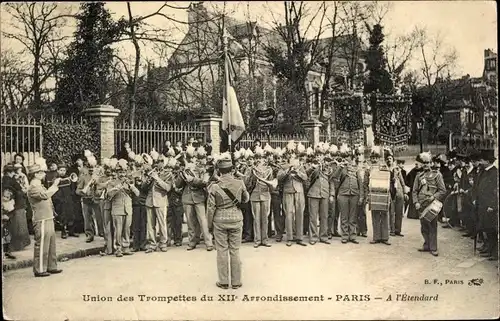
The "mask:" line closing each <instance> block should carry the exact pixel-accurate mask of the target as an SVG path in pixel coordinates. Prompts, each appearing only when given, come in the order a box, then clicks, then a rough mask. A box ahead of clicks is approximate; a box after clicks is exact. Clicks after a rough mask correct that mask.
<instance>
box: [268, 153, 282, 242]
mask: <svg viewBox="0 0 500 321" xmlns="http://www.w3.org/2000/svg"><path fill="white" fill-rule="evenodd" d="M272 162H273V163H272V164H273V165H271V166H272V167H273V177H278V171H279V170H280V169H282V167H283V160H282V150H281V148H279V147H278V148H276V149H275V150H274V155H273V161H272ZM282 198H283V185H282V184H279V183H278V187H277V188H275V189H273V190H272V191H271V212H272V214H273V219H274V229H275V232H276V242H281V241H282V240H283V234H285V215H284V213H283V208H282V205H281V200H282Z"/></svg>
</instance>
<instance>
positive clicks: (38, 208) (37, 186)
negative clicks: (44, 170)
mask: <svg viewBox="0 0 500 321" xmlns="http://www.w3.org/2000/svg"><path fill="white" fill-rule="evenodd" d="M51 196H52V193H51V192H50V191H49V190H47V188H45V186H43V184H42V183H41V182H40V181H36V182H32V183H31V184H30V186H29V188H28V200H29V202H30V204H31V209H32V211H33V222H39V221H43V220H51V219H53V218H54V205H53V203H52V198H51Z"/></svg>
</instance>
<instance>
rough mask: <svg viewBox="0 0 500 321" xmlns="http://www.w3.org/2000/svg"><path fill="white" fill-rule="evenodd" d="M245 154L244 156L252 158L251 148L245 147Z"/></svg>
mask: <svg viewBox="0 0 500 321" xmlns="http://www.w3.org/2000/svg"><path fill="white" fill-rule="evenodd" d="M245 155H246V157H245V158H253V156H254V155H253V152H252V150H251V149H247V151H246V153H245Z"/></svg>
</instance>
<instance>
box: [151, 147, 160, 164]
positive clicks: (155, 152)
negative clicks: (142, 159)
mask: <svg viewBox="0 0 500 321" xmlns="http://www.w3.org/2000/svg"><path fill="white" fill-rule="evenodd" d="M149 155H150V156H151V158H152V159H153V161H157V160H158V157H160V154H159V153H158V152H157V151H156V150H155V148H154V147H153V148H152V149H151V152H149Z"/></svg>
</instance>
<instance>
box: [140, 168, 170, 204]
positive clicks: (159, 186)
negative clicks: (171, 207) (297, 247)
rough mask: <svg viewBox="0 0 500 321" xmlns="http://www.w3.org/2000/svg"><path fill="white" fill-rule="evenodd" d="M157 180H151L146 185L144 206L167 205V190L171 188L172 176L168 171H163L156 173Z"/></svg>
mask: <svg viewBox="0 0 500 321" xmlns="http://www.w3.org/2000/svg"><path fill="white" fill-rule="evenodd" d="M158 176H159V178H160V179H159V180H158V181H152V182H150V183H149V184H148V183H145V184H148V186H147V187H144V188H146V189H147V190H148V192H147V194H146V206H147V207H157V208H165V207H167V206H168V192H170V190H171V189H172V186H173V182H174V176H173V174H172V172H170V171H163V172H161V173H159V174H158Z"/></svg>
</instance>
